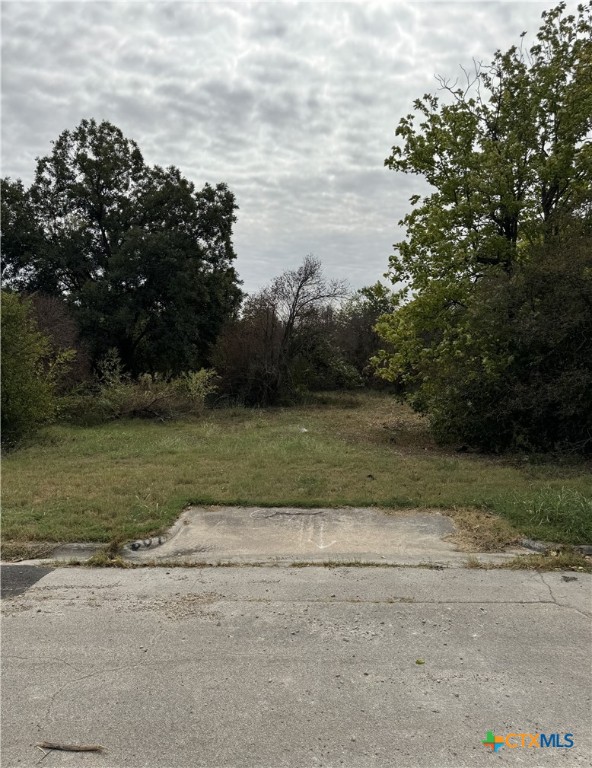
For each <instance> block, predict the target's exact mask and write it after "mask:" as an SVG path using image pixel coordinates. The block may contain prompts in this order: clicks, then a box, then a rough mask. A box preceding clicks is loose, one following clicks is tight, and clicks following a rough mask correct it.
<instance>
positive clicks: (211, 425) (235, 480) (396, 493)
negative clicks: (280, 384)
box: [3, 392, 592, 543]
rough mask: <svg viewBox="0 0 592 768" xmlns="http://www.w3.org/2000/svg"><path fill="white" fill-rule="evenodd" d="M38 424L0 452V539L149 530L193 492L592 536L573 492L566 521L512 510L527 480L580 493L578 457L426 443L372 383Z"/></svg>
mask: <svg viewBox="0 0 592 768" xmlns="http://www.w3.org/2000/svg"><path fill="white" fill-rule="evenodd" d="M41 437H42V439H41V440H40V442H38V443H37V444H35V445H30V446H28V447H27V448H24V449H22V450H20V451H17V452H15V453H13V454H10V455H9V456H7V457H6V458H5V460H4V467H3V536H4V537H5V539H6V540H15V541H17V540H18V541H24V540H37V541H43V540H50V541H84V540H87V541H105V542H108V541H111V540H113V539H114V538H116V537H122V538H124V539H131V538H135V537H141V536H149V535H153V534H156V533H159V532H162V531H163V530H164V529H166V528H167V527H168V526H169V525H171V524H172V522H173V521H174V520H175V519H176V517H177V516H178V514H179V512H180V511H181V510H182V509H183V507H184V506H185V505H186V504H188V503H191V502H194V503H202V504H249V505H255V506H262V505H268V506H308V507H314V506H329V507H331V506H342V505H346V506H348V505H349V506H372V505H374V506H379V507H385V508H391V509H401V508H411V507H421V508H440V509H452V508H454V507H457V508H458V509H466V508H476V509H480V510H482V511H483V512H489V513H495V514H496V515H500V516H502V517H504V518H505V519H506V520H508V522H509V523H510V524H512V525H513V527H514V528H515V529H516V531H517V532H518V533H519V534H521V535H525V536H529V537H532V538H546V539H549V540H551V541H558V542H561V541H571V542H572V543H579V542H583V543H589V542H590V541H592V517H591V516H590V514H589V512H588V510H587V508H586V507H585V506H584V505H583V504H582V505H580V506H579V507H578V508H576V509H575V510H574V511H573V513H572V511H571V508H570V512H569V515H570V516H568V517H567V520H568V526H565V525H564V522H565V521H564V519H563V518H562V516H561V511H560V510H558V511H557V512H556V513H555V514H554V515H550V522H549V524H548V525H547V527H543V526H540V525H539V521H540V517H530V516H528V515H525V513H524V510H525V509H526V508H527V507H528V505H529V504H536V503H539V502H540V499H541V494H546V499H547V500H548V501H549V503H552V500H553V499H554V498H556V497H558V496H560V497H562V498H564V499H565V498H566V497H565V494H566V493H567V492H570V493H574V494H577V498H580V499H581V498H586V499H589V498H591V497H592V480H591V478H592V472H591V471H590V470H591V468H590V465H589V463H585V462H582V461H576V460H575V459H572V460H568V459H565V458H564V459H560V460H558V461H556V462H550V461H548V462H543V463H535V462H534V461H526V460H525V459H527V458H528V457H527V456H522V457H516V458H515V459H512V461H504V460H501V459H495V458H491V457H487V456H482V455H478V454H465V453H462V454H459V453H457V452H456V451H454V450H453V451H448V450H445V449H442V448H439V447H438V446H437V445H435V443H434V442H433V439H432V438H431V437H430V434H429V430H428V425H427V423H426V421H425V419H423V418H422V417H420V416H417V415H416V414H413V412H412V411H411V410H410V409H409V408H408V407H407V406H404V405H400V404H397V403H396V402H394V401H393V399H392V397H390V396H388V395H385V394H383V393H379V392H377V393H362V392H359V393H357V394H354V395H352V394H339V393H331V394H327V395H324V396H323V397H322V402H320V403H318V404H310V405H308V406H298V407H292V408H285V409H281V408H273V409H260V408H258V409H245V408H225V409H221V410H213V411H206V413H205V415H204V416H203V417H202V418H201V419H199V420H195V419H180V420H177V421H175V422H161V421H156V420H149V421H146V420H134V421H129V420H118V421H112V422H109V423H106V424H102V425H98V426H95V427H84V428H82V427H76V426H67V425H55V426H52V427H48V428H46V429H45V431H44V432H43V434H42V436H41ZM518 500H520V504H518V503H517V502H518ZM561 508H562V509H563V510H566V509H567V505H566V503H564V504H563V506H562V507H561ZM572 514H573V516H578V519H579V523H578V526H577V527H576V526H575V524H574V518H573V517H572V516H571V515H572ZM566 530H568V531H569V532H567V533H566ZM576 531H578V533H576Z"/></svg>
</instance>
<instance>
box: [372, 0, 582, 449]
mask: <svg viewBox="0 0 592 768" xmlns="http://www.w3.org/2000/svg"><path fill="white" fill-rule="evenodd" d="M591 10H592V4H590V3H589V4H588V5H586V6H583V5H580V6H578V11H577V14H576V15H566V14H565V3H560V4H559V5H558V6H557V7H556V8H554V9H552V10H550V11H548V12H545V13H543V16H542V26H541V28H540V30H539V32H538V34H537V40H536V42H535V43H534V44H533V45H532V46H531V47H530V48H529V49H528V50H527V49H526V48H525V47H524V36H522V42H521V44H520V45H519V46H512V47H511V48H510V49H509V50H508V51H506V52H505V53H502V52H500V51H497V52H496V53H495V55H494V57H493V60H492V62H491V63H490V64H482V63H480V62H477V63H475V64H474V67H473V69H472V71H471V72H469V71H466V70H463V77H464V83H463V85H462V86H459V85H458V83H450V81H448V80H446V79H444V78H440V84H441V90H440V93H439V94H438V95H426V96H424V97H423V98H422V99H418V100H417V101H415V103H414V108H415V112H414V113H412V114H409V115H407V116H406V117H404V118H403V119H402V120H401V121H400V123H399V125H398V127H397V130H396V135H397V136H398V137H399V138H400V143H399V144H397V145H396V146H395V147H393V150H392V154H391V155H390V156H389V157H388V158H387V160H386V161H385V162H386V164H387V165H388V166H389V167H390V168H392V169H394V170H396V171H400V172H404V173H412V174H417V175H420V176H423V177H424V178H425V179H426V180H427V181H428V182H429V184H430V185H431V186H432V188H433V191H432V192H431V193H430V194H428V195H426V196H424V197H423V198H422V197H421V196H414V197H413V198H412V199H411V204H412V206H413V210H412V211H411V212H410V213H408V214H407V215H406V216H405V218H404V219H403V221H402V222H401V223H402V224H403V225H404V226H405V227H406V230H407V238H406V239H405V241H404V242H401V243H397V244H396V246H395V249H396V253H395V254H394V255H393V256H392V257H391V260H390V276H391V279H392V280H393V282H403V283H404V287H403V289H402V290H401V299H402V303H401V306H400V307H399V308H398V309H397V310H396V311H395V312H394V313H392V314H390V315H385V316H384V317H383V318H382V320H381V321H380V322H379V325H378V330H379V333H380V334H381V336H382V338H383V339H384V340H385V341H387V342H388V344H389V350H388V351H383V352H382V353H380V354H379V355H378V356H377V358H376V363H377V365H378V367H379V370H380V372H381V375H382V376H383V377H384V378H386V379H388V380H391V381H395V382H398V383H399V384H400V385H402V386H404V387H405V390H406V393H407V397H408V399H409V400H410V401H411V403H412V404H413V405H414V406H415V407H416V408H417V409H419V410H422V411H424V412H427V413H428V415H429V416H430V419H431V421H432V425H433V426H434V428H435V430H436V433H437V434H438V436H439V437H441V438H442V439H444V440H446V439H457V440H463V441H467V442H470V443H471V444H472V445H475V446H479V447H481V448H486V449H502V448H506V447H512V446H513V447H523V448H537V449H549V448H556V447H567V446H570V447H573V448H581V449H584V450H590V449H592V348H591V346H590V337H591V329H592V326H591V322H592V304H591V296H592V143H591V131H592V15H591Z"/></svg>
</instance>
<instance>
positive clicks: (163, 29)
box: [2, 0, 575, 291]
mask: <svg viewBox="0 0 592 768" xmlns="http://www.w3.org/2000/svg"><path fill="white" fill-rule="evenodd" d="M553 4H554V2H552V0H549V2H538V1H533V2H462V3H456V2H436V3H434V2H417V1H416V2H384V3H368V2H364V3H315V2H305V3H291V2H261V3H248V2H240V3H225V2H216V3H213V2H209V3H203V2H157V3H154V4H148V3H145V2H115V3H104V2H82V0H79V1H78V2H70V3H60V2H30V1H27V0H18V1H16V0H15V1H14V2H6V3H2V49H3V53H2V175H3V176H11V177H13V178H14V177H20V178H22V179H23V180H24V181H25V182H26V183H27V184H28V183H30V182H31V180H32V175H33V170H34V166H35V158H36V157H37V156H42V155H45V154H48V152H49V151H50V142H51V141H52V140H54V139H56V138H57V136H58V135H59V134H60V133H61V131H63V130H64V129H67V128H75V127H76V126H77V125H78V124H79V122H80V120H81V119H83V118H85V117H86V118H90V117H94V118H96V119H97V120H99V121H100V120H109V121H111V122H112V123H114V124H115V125H117V126H118V127H119V128H121V130H122V131H123V133H124V135H125V136H126V137H128V138H132V139H135V140H136V141H137V142H138V144H139V146H140V149H141V150H142V152H143V155H144V158H145V160H146V161H147V162H148V163H150V164H154V163H158V164H160V165H176V166H178V167H179V168H180V169H181V170H182V172H183V173H184V174H185V176H187V177H188V178H189V179H191V180H192V181H193V182H195V184H196V185H198V186H202V185H203V184H204V183H205V182H206V181H208V182H210V183H216V182H219V181H224V182H226V183H227V184H228V185H229V187H230V188H231V189H232V190H233V192H234V193H235V195H236V197H237V201H238V204H239V207H240V210H239V211H238V222H237V224H236V228H235V239H234V240H235V248H236V251H237V253H238V260H237V268H238V271H239V274H240V276H241V278H242V279H243V281H244V288H245V289H246V290H247V291H253V290H256V289H257V288H259V287H262V286H263V285H264V284H265V283H267V282H268V281H269V280H270V279H271V278H272V277H273V276H275V275H276V274H279V273H281V272H282V271H283V270H284V269H286V268H293V267H295V266H297V265H298V264H299V263H300V262H301V260H302V258H303V257H304V256H305V255H306V254H308V253H313V254H314V255H315V256H317V257H318V258H320V259H321V261H322V262H323V264H324V266H325V270H326V272H327V273H328V275H329V276H330V277H339V278H347V279H348V280H349V282H350V285H351V286H352V287H353V288H359V287H362V286H364V285H369V284H371V283H374V282H376V280H378V279H379V278H381V277H382V274H383V273H384V272H385V270H386V268H387V265H388V257H389V255H390V253H391V252H392V248H391V246H392V243H393V242H395V241H396V240H398V239H400V238H401V236H402V232H401V231H400V229H399V228H398V227H397V222H398V221H399V219H401V218H402V217H403V216H404V214H405V213H406V211H407V210H408V208H409V205H408V199H409V197H410V196H411V195H412V194H413V193H414V191H416V190H418V189H421V187H420V186H419V181H418V179H416V178H413V177H405V176H402V175H399V174H396V173H394V172H393V171H389V170H388V169H386V168H385V167H384V159H385V157H387V155H388V154H389V153H390V148H391V146H392V144H393V143H394V141H395V136H394V130H395V128H396V125H397V122H398V120H399V118H400V117H402V116H403V115H405V114H406V113H407V112H409V111H410V108H411V104H412V101H413V99H415V98H417V97H419V96H421V95H423V94H424V93H426V92H433V91H435V90H436V89H437V83H436V81H435V79H434V75H435V74H436V73H438V74H442V75H447V76H451V77H455V76H456V75H458V74H460V69H459V66H460V65H461V64H463V65H470V63H471V60H472V58H476V59H482V60H489V59H490V58H491V56H492V54H493V52H494V51H495V49H496V48H502V49H505V48H508V47H509V46H510V45H512V44H513V43H514V42H517V41H518V40H519V35H520V33H521V32H522V31H527V32H528V37H527V41H530V42H532V41H533V40H534V36H535V34H536V31H537V29H538V28H539V26H540V16H541V12H542V11H543V10H544V9H546V8H549V7H551V6H552V5H553ZM574 7H575V3H570V4H569V8H571V9H573V8H574Z"/></svg>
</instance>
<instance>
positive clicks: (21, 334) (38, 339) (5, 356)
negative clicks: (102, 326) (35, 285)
mask: <svg viewBox="0 0 592 768" xmlns="http://www.w3.org/2000/svg"><path fill="white" fill-rule="evenodd" d="M1 312H2V445H3V447H4V448H12V447H14V446H16V445H18V444H19V443H20V442H21V441H22V440H24V439H25V438H28V437H30V436H31V435H33V434H34V433H35V432H36V431H37V430H38V429H39V427H40V426H41V425H42V424H44V423H46V422H48V421H50V420H51V419H52V418H53V416H54V413H55V408H56V400H55V382H56V379H57V378H58V376H59V371H60V368H61V366H62V365H63V364H64V363H66V362H67V357H65V356H64V355H63V354H62V355H60V354H58V355H55V354H53V353H52V349H51V345H50V343H49V339H48V338H47V337H46V336H44V335H43V334H42V333H40V332H39V329H38V328H37V325H36V323H35V320H34V318H33V315H32V308H31V303H30V301H27V300H26V299H23V298H20V297H19V296H16V295H14V294H10V293H5V292H4V291H3V292H2V297H1Z"/></svg>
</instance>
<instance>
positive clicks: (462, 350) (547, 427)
mask: <svg viewBox="0 0 592 768" xmlns="http://www.w3.org/2000/svg"><path fill="white" fill-rule="evenodd" d="M591 307H592V242H591V240H590V237H589V236H588V237H581V238H578V237H573V238H571V239H569V240H567V239H566V240H564V241H557V242H555V243H552V244H550V243H549V244H546V245H539V246H536V247H531V248H530V249H529V251H528V252H527V253H524V260H523V262H522V263H521V264H520V265H517V266H516V268H515V271H514V272H513V274H511V275H507V274H498V275H489V276H487V277H484V278H482V279H481V280H480V281H478V282H476V283H475V284H473V285H471V286H468V287H467V286H465V287H463V286H460V285H456V286H450V285H447V284H439V283H438V282H437V281H433V282H432V284H431V285H430V287H429V289H426V290H425V291H424V292H423V293H422V294H421V295H420V296H418V297H417V298H416V299H414V300H413V301H412V302H410V303H409V304H407V305H406V306H404V307H403V308H402V309H400V310H398V311H397V312H395V313H394V315H392V316H391V317H390V318H388V319H383V320H382V321H381V323H380V324H379V328H380V330H381V332H382V334H383V337H384V338H385V340H388V341H389V342H390V343H392V345H393V348H394V350H395V351H394V353H384V354H383V355H382V357H381V358H380V359H379V360H378V363H379V365H382V372H383V374H384V375H385V377H386V378H387V379H390V380H392V381H395V382H397V383H398V384H400V385H402V386H403V387H405V396H406V398H407V399H408V400H409V401H410V403H411V404H412V405H413V407H414V408H415V409H416V410H419V411H422V412H425V413H427V415H428V417H429V419H430V423H431V425H432V429H433V432H434V435H435V436H436V438H437V439H438V440H440V441H441V442H453V441H457V442H462V443H466V444H468V445H471V446H474V447H477V448H480V449H482V450H486V451H501V450H507V449H512V450H515V449H518V450H529V451H564V450H568V451H577V452H582V453H591V452H592V312H591Z"/></svg>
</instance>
